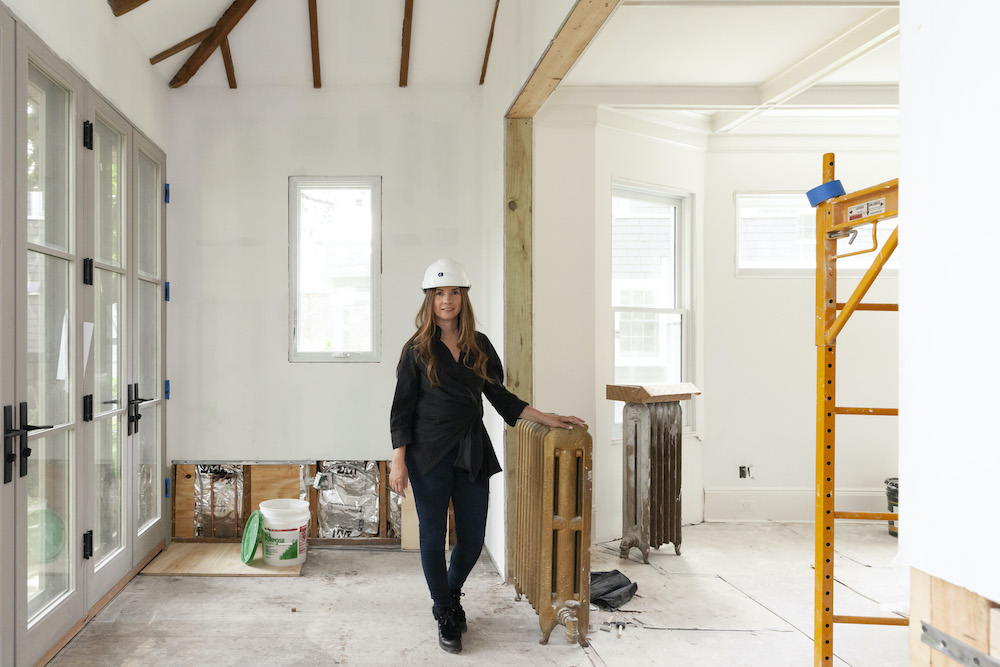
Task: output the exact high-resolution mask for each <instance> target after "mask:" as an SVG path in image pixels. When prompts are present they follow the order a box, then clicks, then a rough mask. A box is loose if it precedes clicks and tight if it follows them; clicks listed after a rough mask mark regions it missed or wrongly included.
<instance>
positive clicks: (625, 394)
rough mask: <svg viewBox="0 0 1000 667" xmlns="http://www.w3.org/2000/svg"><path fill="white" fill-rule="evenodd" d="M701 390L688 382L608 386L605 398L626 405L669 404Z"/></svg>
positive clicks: (685, 398) (686, 398)
mask: <svg viewBox="0 0 1000 667" xmlns="http://www.w3.org/2000/svg"><path fill="white" fill-rule="evenodd" d="M700 393H701V390H700V389H698V387H696V386H694V385H693V384H691V383H690V382H678V383H676V384H609V385H607V398H608V400H611V401H625V402H626V403H669V402H671V401H686V400H688V399H689V398H691V397H692V396H694V395H696V394H700Z"/></svg>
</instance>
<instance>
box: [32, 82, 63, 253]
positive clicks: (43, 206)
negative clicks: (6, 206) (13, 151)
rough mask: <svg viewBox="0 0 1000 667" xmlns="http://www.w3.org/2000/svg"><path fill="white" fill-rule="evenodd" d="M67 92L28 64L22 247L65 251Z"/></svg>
mask: <svg viewBox="0 0 1000 667" xmlns="http://www.w3.org/2000/svg"><path fill="white" fill-rule="evenodd" d="M70 100H71V98H70V92H69V91H68V90H66V89H65V88H63V87H62V86H61V85H59V84H58V83H56V82H55V81H53V80H52V79H51V78H50V77H49V76H47V75H46V74H45V73H44V72H42V71H41V70H40V69H39V68H38V67H37V66H36V65H35V64H34V63H29V65H28V109H27V111H28V173H27V185H28V236H27V238H28V243H36V244H38V245H43V246H46V247H48V248H52V249H55V250H64V251H68V250H69V249H70V248H69V238H70V237H69V221H70V215H69V207H70V195H71V189H70V185H71V183H70V178H69V169H70V163H69V156H70V155H71V154H72V152H71V150H70V143H69V142H70V137H71V136H72V133H71V132H70V117H71V113H72V105H71V104H70Z"/></svg>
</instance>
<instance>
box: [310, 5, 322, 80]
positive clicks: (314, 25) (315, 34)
mask: <svg viewBox="0 0 1000 667" xmlns="http://www.w3.org/2000/svg"><path fill="white" fill-rule="evenodd" d="M309 39H310V41H311V42H312V59H313V88H322V87H323V83H322V80H321V79H320V75H319V17H318V16H317V14H316V0H309Z"/></svg>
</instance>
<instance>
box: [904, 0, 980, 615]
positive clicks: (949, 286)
mask: <svg viewBox="0 0 1000 667" xmlns="http://www.w3.org/2000/svg"><path fill="white" fill-rule="evenodd" d="M998 22H1000V7H998V6H996V5H994V4H990V3H987V4H984V3H980V2H975V1H974V0H959V1H958V2H950V3H947V4H942V3H938V2H934V1H933V0H907V2H906V3H905V6H904V11H903V12H902V67H901V82H900V95H901V99H900V107H901V109H902V114H901V117H902V128H901V161H900V164H901V170H900V184H901V197H900V206H905V210H906V211H907V214H906V226H905V227H904V229H903V230H901V232H900V238H901V240H900V244H901V246H902V245H903V244H904V243H905V248H906V254H905V255H904V256H903V258H902V261H903V265H902V267H901V279H900V303H901V307H900V355H899V359H900V413H901V417H900V445H901V446H900V512H901V516H900V549H901V551H902V552H903V555H904V557H905V558H906V560H907V561H908V562H909V564H910V565H912V566H914V567H917V568H919V569H921V570H923V571H924V572H927V573H929V574H931V575H933V576H935V577H939V578H941V579H945V580H947V581H950V582H952V583H955V584H958V585H959V586H963V587H965V588H968V589H970V590H972V591H974V592H976V593H978V594H980V595H982V596H985V597H987V598H990V599H992V600H994V601H1000V576H998V575H997V553H1000V531H998V530H997V516H1000V496H998V495H997V493H996V491H995V488H996V483H997V475H998V471H1000V447H998V446H997V443H998V438H997V430H996V411H997V410H996V406H997V401H998V399H1000V389H998V386H1000V385H998V384H997V381H996V377H995V376H996V372H997V368H998V363H997V359H996V353H995V351H994V350H993V348H992V344H993V342H994V339H995V334H996V330H997V328H996V325H997V314H996V313H997V309H996V305H995V298H994V296H993V293H992V292H993V286H994V285H995V284H996V282H997V276H996V266H997V259H996V249H997V248H998V247H1000V226H998V225H997V223H996V220H995V215H994V209H995V206H994V205H993V199H994V196H995V192H996V190H997V182H998V180H1000V164H998V163H997V161H996V147H997V146H1000V126H998V125H997V123H995V122H993V121H991V120H990V119H989V118H988V113H989V110H991V109H993V108H995V106H996V102H997V101H998V100H1000V80H998V79H997V77H996V76H992V75H988V74H986V73H984V71H983V64H984V63H988V62H993V61H994V60H995V59H996V35H995V26H996V25H997V23H998ZM984 114H986V115H984Z"/></svg>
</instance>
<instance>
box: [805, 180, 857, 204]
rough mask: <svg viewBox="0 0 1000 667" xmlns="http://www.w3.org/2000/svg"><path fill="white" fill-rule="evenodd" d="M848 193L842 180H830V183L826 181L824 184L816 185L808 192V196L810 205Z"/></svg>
mask: <svg viewBox="0 0 1000 667" xmlns="http://www.w3.org/2000/svg"><path fill="white" fill-rule="evenodd" d="M846 193H847V191H846V190H844V184H843V183H841V182H840V181H830V182H828V183H824V184H823V185H818V186H816V187H815V188H813V189H812V190H810V191H809V192H807V193H806V197H808V198H809V205H810V206H818V205H819V204H822V203H823V202H825V201H826V200H827V199H833V198H834V197H839V196H840V195H842V194H846Z"/></svg>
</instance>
